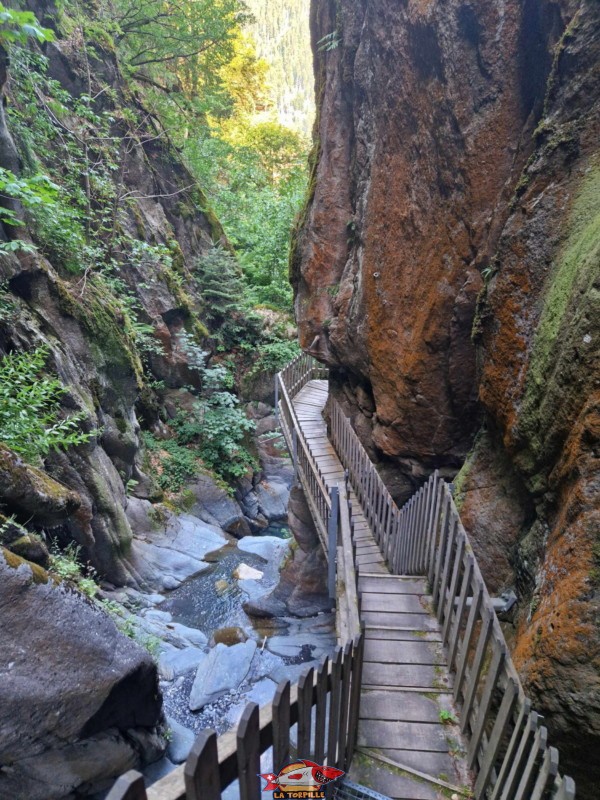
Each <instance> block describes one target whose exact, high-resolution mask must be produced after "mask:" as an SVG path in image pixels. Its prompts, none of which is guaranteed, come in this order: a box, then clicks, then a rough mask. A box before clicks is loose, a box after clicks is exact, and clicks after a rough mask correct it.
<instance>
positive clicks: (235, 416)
mask: <svg viewBox="0 0 600 800" xmlns="http://www.w3.org/2000/svg"><path fill="white" fill-rule="evenodd" d="M174 427H175V430H176V431H177V438H178V440H179V441H180V442H181V443H183V444H191V443H194V442H196V443H197V446H198V453H199V455H200V457H201V458H202V460H203V461H204V463H205V464H206V466H207V467H209V468H210V469H212V470H214V471H215V472H216V473H217V475H219V476H220V477H221V478H223V479H224V480H226V481H227V480H232V479H235V478H241V477H242V476H243V475H245V474H246V473H247V472H248V470H249V469H251V468H252V467H254V466H255V460H254V458H253V457H252V455H251V454H250V453H249V451H248V450H247V449H246V447H245V446H244V439H245V437H246V434H247V433H250V432H251V431H253V430H254V428H255V424H254V422H253V421H252V420H250V419H248V417H247V416H246V415H245V413H244V411H243V409H241V408H239V400H238V399H237V397H235V396H234V395H232V394H230V392H215V393H214V394H212V395H211V396H210V397H207V398H201V399H200V400H199V401H198V402H197V403H196V404H195V406H194V415H193V416H190V415H189V414H186V415H183V414H180V415H179V416H178V417H177V418H176V419H175V421H174Z"/></svg>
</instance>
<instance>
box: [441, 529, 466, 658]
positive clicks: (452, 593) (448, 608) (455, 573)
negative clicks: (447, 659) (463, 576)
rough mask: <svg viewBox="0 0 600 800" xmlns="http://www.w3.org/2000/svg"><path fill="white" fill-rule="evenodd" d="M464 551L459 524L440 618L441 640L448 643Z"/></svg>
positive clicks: (462, 535)
mask: <svg viewBox="0 0 600 800" xmlns="http://www.w3.org/2000/svg"><path fill="white" fill-rule="evenodd" d="M464 552H465V534H464V531H462V530H461V526H459V525H457V537H456V553H455V554H454V566H453V568H452V578H451V579H450V587H449V589H448V597H447V598H446V605H445V607H444V613H443V616H442V619H443V621H444V624H443V627H442V642H443V643H444V644H445V645H447V644H448V635H449V632H450V623H451V622H452V614H453V612H454V603H455V601H456V591H457V589H458V577H459V575H460V568H461V566H462V564H463V555H464Z"/></svg>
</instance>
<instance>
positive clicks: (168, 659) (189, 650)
mask: <svg viewBox="0 0 600 800" xmlns="http://www.w3.org/2000/svg"><path fill="white" fill-rule="evenodd" d="M206 658H207V655H206V653H205V652H204V650H202V649H201V648H199V647H185V648H183V649H179V648H177V647H173V645H169V644H163V645H162V647H161V654H160V657H159V659H158V668H159V670H160V674H161V677H162V678H164V679H165V680H167V681H172V680H174V679H175V678H179V677H180V676H181V675H185V674H186V673H187V672H190V671H191V670H193V669H197V668H198V665H199V664H201V663H202V662H203V661H204V660H205V659H206Z"/></svg>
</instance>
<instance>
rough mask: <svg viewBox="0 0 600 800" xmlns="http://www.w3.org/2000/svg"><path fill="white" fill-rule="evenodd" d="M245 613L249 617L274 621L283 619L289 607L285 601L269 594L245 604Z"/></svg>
mask: <svg viewBox="0 0 600 800" xmlns="http://www.w3.org/2000/svg"><path fill="white" fill-rule="evenodd" d="M244 611H245V612H246V614H248V616H249V617H256V618H257V619H272V618H273V617H283V616H285V614H286V613H287V606H286V604H285V603H284V602H283V600H279V599H278V598H277V597H274V596H273V594H269V595H267V596H266V597H259V598H256V599H254V600H247V601H246V602H245V603H244Z"/></svg>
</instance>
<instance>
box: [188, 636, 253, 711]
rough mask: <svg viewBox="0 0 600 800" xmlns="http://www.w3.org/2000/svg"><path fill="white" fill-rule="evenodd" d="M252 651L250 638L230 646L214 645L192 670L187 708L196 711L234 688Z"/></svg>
mask: <svg viewBox="0 0 600 800" xmlns="http://www.w3.org/2000/svg"><path fill="white" fill-rule="evenodd" d="M255 652H256V642H255V641H253V640H251V639H249V640H248V641H247V642H243V643H240V644H234V645H232V646H231V647H227V646H226V645H224V644H217V645H215V647H213V649H212V650H211V651H210V653H209V654H208V657H207V658H206V660H205V661H203V662H202V664H201V665H200V667H199V668H198V672H197V673H196V677H195V679H194V683H193V685H192V691H191V692H190V701H189V704H190V709H191V710H192V711H199V710H200V709H201V708H203V707H204V706H205V705H207V704H208V703H212V702H214V701H215V700H217V699H218V698H219V697H221V696H222V695H224V694H226V693H227V692H229V691H231V690H232V689H236V688H237V687H238V686H239V685H240V684H241V683H242V681H243V680H244V678H245V677H246V675H247V674H248V671H249V669H250V664H251V663H252V659H253V658H254V653H255Z"/></svg>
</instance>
